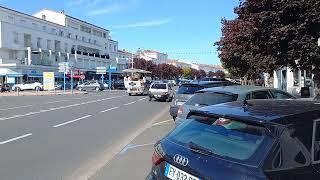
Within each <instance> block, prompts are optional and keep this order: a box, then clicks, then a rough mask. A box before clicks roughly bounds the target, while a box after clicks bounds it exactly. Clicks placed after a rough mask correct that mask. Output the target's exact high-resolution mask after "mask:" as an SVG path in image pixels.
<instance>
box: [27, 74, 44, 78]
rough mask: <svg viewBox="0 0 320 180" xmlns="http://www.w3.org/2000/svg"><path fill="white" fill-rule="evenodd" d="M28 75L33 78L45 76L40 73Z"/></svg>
mask: <svg viewBox="0 0 320 180" xmlns="http://www.w3.org/2000/svg"><path fill="white" fill-rule="evenodd" d="M27 76H28V77H33V78H42V77H43V75H40V74H28V75H27Z"/></svg>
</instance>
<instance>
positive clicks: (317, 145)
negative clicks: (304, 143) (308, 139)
mask: <svg viewBox="0 0 320 180" xmlns="http://www.w3.org/2000/svg"><path fill="white" fill-rule="evenodd" d="M312 161H313V162H315V163H320V120H317V121H315V122H314V124H313V137H312Z"/></svg>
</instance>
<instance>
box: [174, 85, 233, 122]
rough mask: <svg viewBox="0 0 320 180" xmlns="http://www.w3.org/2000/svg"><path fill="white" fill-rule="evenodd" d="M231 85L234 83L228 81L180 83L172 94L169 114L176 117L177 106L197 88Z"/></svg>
mask: <svg viewBox="0 0 320 180" xmlns="http://www.w3.org/2000/svg"><path fill="white" fill-rule="evenodd" d="M231 85H236V84H235V83H232V82H230V81H199V82H197V83H187V84H182V85H180V86H179V88H178V90H177V91H176V93H175V95H174V100H173V103H172V104H171V106H170V115H171V116H172V118H173V119H175V118H176V117H177V113H178V109H179V107H180V106H181V105H183V104H184V103H185V102H186V101H187V100H188V99H190V98H191V96H193V94H194V93H195V92H196V91H198V90H201V89H204V88H211V87H219V86H231Z"/></svg>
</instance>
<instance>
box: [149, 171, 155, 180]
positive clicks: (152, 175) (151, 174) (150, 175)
mask: <svg viewBox="0 0 320 180" xmlns="http://www.w3.org/2000/svg"><path fill="white" fill-rule="evenodd" d="M146 180H157V178H156V176H155V175H154V174H153V173H152V172H151V173H150V174H148V176H147V177H146Z"/></svg>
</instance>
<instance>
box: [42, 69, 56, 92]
mask: <svg viewBox="0 0 320 180" xmlns="http://www.w3.org/2000/svg"><path fill="white" fill-rule="evenodd" d="M43 89H44V90H54V72H43Z"/></svg>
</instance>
